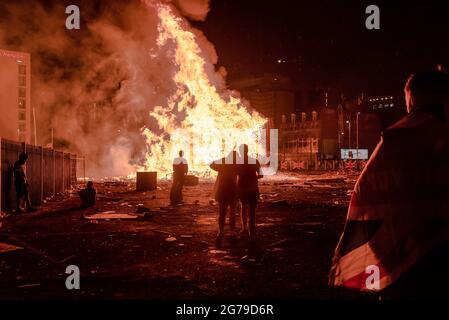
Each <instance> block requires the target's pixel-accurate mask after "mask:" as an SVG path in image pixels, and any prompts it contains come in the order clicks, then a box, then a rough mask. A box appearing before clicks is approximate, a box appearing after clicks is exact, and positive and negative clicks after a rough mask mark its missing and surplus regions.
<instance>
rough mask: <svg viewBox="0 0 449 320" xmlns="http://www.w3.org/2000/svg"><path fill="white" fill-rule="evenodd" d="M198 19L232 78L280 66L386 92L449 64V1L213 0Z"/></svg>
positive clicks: (311, 79)
mask: <svg viewBox="0 0 449 320" xmlns="http://www.w3.org/2000/svg"><path fill="white" fill-rule="evenodd" d="M370 4H375V5H378V6H379V7H380V16H381V29H380V30H367V29H366V27H365V20H366V17H367V14H365V8H366V7H367V6H368V5H370ZM194 24H195V26H196V27H198V28H200V29H201V30H203V31H204V33H205V34H206V36H207V37H208V38H209V40H210V41H211V42H213V43H214V45H215V47H216V49H217V52H218V55H219V64H221V65H224V66H225V67H226V68H227V70H228V73H229V79H231V80H232V79H234V78H239V77H244V76H248V75H252V74H261V73H264V72H280V73H284V74H288V75H290V76H292V77H293V78H294V79H298V81H302V82H303V83H307V85H308V86H310V87H314V86H315V87H320V88H323V87H329V88H332V89H334V90H336V91H340V92H342V93H344V94H345V95H346V96H351V95H357V94H358V93H360V92H365V93H366V94H384V93H390V92H399V91H401V90H402V87H403V85H404V82H405V79H406V77H407V75H409V74H410V73H412V72H415V71H418V70H421V69H425V68H432V67H434V66H435V65H436V64H443V65H445V66H449V46H448V41H449V40H448V39H449V3H448V2H447V1H426V2H423V1H419V2H406V1H388V2H387V1H370V2H368V1H352V2H351V1H327V0H317V1H288V0H277V1H264V0H212V4H211V11H210V14H209V16H208V18H207V20H206V21H205V22H200V23H194ZM279 59H285V60H286V61H287V62H286V63H285V64H279V63H277V60H279Z"/></svg>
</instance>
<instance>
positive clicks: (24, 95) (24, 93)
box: [19, 88, 26, 98]
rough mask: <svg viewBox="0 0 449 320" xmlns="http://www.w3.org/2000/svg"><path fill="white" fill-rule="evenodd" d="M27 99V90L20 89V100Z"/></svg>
mask: <svg viewBox="0 0 449 320" xmlns="http://www.w3.org/2000/svg"><path fill="white" fill-rule="evenodd" d="M25 97H26V90H25V88H19V98H25Z"/></svg>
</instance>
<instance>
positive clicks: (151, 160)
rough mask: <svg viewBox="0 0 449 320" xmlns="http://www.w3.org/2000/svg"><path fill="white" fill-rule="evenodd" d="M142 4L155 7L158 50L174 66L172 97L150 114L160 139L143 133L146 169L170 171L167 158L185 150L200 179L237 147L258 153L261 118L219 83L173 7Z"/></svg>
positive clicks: (212, 68)
mask: <svg viewBox="0 0 449 320" xmlns="http://www.w3.org/2000/svg"><path fill="white" fill-rule="evenodd" d="M145 3H146V4H147V5H148V6H155V7H156V9H157V13H158V18H159V25H158V32H159V38H158V42H157V43H158V46H159V48H160V49H162V48H164V47H165V46H170V49H171V50H168V52H171V54H172V55H173V56H172V58H173V63H174V64H175V65H176V67H177V70H176V73H175V75H174V77H173V81H174V83H175V84H176V92H175V93H174V94H173V95H172V96H171V97H170V99H169V102H168V104H167V105H166V106H157V107H155V108H154V110H153V111H152V112H151V113H150V115H151V116H152V117H154V118H155V119H156V120H157V123H158V125H159V128H160V131H161V132H162V134H161V133H155V132H153V131H151V130H149V129H148V128H145V129H144V131H143V133H144V135H145V136H146V139H147V143H148V148H149V152H148V155H147V158H146V166H145V167H146V169H147V170H156V171H159V172H171V171H172V159H173V158H174V157H175V156H176V154H177V152H178V151H179V150H184V151H185V154H186V157H187V158H188V161H189V166H190V168H191V169H192V171H195V172H197V173H200V174H201V173H205V172H207V171H208V169H209V166H208V165H209V164H210V163H211V162H212V161H213V160H215V159H218V158H221V157H223V156H226V155H227V154H228V153H229V152H230V151H231V150H232V149H233V148H235V147H238V146H239V145H240V144H242V143H246V144H248V145H249V149H250V152H252V153H261V154H263V153H264V150H261V149H263V148H261V147H260V146H259V145H258V142H259V140H260V139H259V138H260V135H261V134H262V133H261V129H262V128H263V126H264V124H265V119H264V118H263V117H262V116H260V115H259V114H258V113H256V112H253V113H250V112H248V110H247V109H246V107H245V106H244V105H243V103H242V101H241V100H240V99H239V98H237V97H235V96H233V95H232V92H231V91H229V90H227V89H226V88H225V86H224V84H222V83H220V82H223V80H222V79H221V76H220V75H218V74H217V73H216V72H215V70H214V65H213V64H212V63H211V62H209V60H208V59H207V58H206V57H205V55H204V52H202V50H201V47H200V45H199V43H198V39H197V38H196V35H195V33H194V32H192V31H191V30H190V26H189V24H188V23H187V22H186V21H185V20H184V19H183V18H181V17H180V16H178V14H177V13H176V11H175V9H174V8H172V7H171V6H170V5H168V4H154V3H153V2H151V1H145ZM171 46H172V47H173V49H172V48H171ZM164 52H165V51H164ZM177 113H180V114H182V115H184V117H183V119H182V120H179V119H177V117H176V114H177ZM262 140H263V139H262Z"/></svg>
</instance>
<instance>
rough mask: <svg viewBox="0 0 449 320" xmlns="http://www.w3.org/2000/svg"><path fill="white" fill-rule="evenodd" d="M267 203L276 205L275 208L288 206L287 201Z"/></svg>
mask: <svg viewBox="0 0 449 320" xmlns="http://www.w3.org/2000/svg"><path fill="white" fill-rule="evenodd" d="M269 203H271V204H273V205H276V206H284V205H287V204H288V201H287V200H285V199H283V200H275V201H269Z"/></svg>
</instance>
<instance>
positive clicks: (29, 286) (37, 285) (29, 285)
mask: <svg viewBox="0 0 449 320" xmlns="http://www.w3.org/2000/svg"><path fill="white" fill-rule="evenodd" d="M40 285H41V284H40V283H29V284H24V285H21V286H18V287H17V288H20V289H25V288H33V287H39V286H40Z"/></svg>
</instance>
